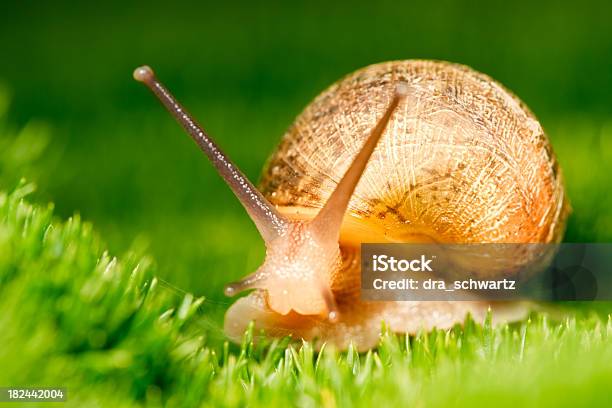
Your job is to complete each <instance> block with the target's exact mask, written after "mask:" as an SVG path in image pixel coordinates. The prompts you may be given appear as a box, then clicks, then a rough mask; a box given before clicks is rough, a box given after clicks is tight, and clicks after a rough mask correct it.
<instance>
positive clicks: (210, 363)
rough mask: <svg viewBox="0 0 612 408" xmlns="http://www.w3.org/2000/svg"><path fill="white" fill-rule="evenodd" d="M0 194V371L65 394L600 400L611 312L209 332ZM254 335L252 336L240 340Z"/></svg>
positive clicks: (141, 270) (72, 232)
mask: <svg viewBox="0 0 612 408" xmlns="http://www.w3.org/2000/svg"><path fill="white" fill-rule="evenodd" d="M31 191H32V185H31V184H25V183H23V182H22V183H20V184H19V186H18V187H17V188H16V189H15V190H13V191H11V192H9V193H8V194H7V193H0V311H1V312H2V313H1V314H0V327H2V331H0V344H2V347H1V348H0V367H2V370H0V383H1V384H12V385H62V386H66V387H68V389H69V391H68V392H69V394H68V395H69V405H72V406H84V405H88V406H94V405H98V406H110V405H113V406H138V405H140V404H146V405H152V406H154V405H158V404H167V405H169V406H181V407H183V406H218V405H223V406H245V405H249V406H291V405H294V404H297V405H300V406H347V405H357V406H371V405H373V404H382V406H385V405H387V404H403V406H406V405H409V406H415V405H416V406H421V405H424V406H449V405H471V406H490V405H495V406H516V404H521V405H532V406H551V407H552V406H576V405H582V406H584V405H588V406H597V405H599V406H605V405H606V403H607V402H608V397H609V384H610V381H612V364H610V361H612V318H611V317H610V316H607V317H605V316H603V317H602V316H601V315H597V314H582V315H581V316H580V317H576V316H568V317H565V318H564V319H563V320H562V321H555V322H553V321H550V320H549V317H547V315H546V314H534V315H532V317H531V318H530V319H529V320H527V321H524V322H521V323H517V324H515V325H510V326H508V325H503V326H496V327H493V326H492V325H491V322H490V316H489V317H488V318H487V320H486V321H484V322H474V321H472V320H471V319H470V318H468V319H467V320H466V322H465V324H464V326H463V327H460V326H456V327H454V328H453V329H451V330H434V331H432V332H429V333H420V334H418V335H416V336H413V337H410V336H408V337H406V336H398V335H394V334H390V333H387V332H386V331H385V330H384V327H383V328H381V333H382V334H381V338H380V344H379V347H378V349H377V350H374V351H370V352H368V353H365V354H359V353H357V352H356V351H355V350H353V349H351V348H349V350H348V351H346V352H337V351H335V350H332V349H331V348H324V349H323V351H322V352H320V353H315V351H314V350H313V349H312V347H311V345H310V344H308V343H295V342H290V341H289V339H283V340H275V341H271V340H268V339H266V338H265V337H261V336H256V335H257V334H258V333H253V332H252V331H250V332H248V333H246V335H245V337H244V340H243V344H242V346H241V347H240V348H238V347H236V346H233V345H228V344H227V343H225V344H223V345H220V346H215V345H210V344H209V339H208V338H207V336H208V334H209V331H210V330H214V329H206V328H205V327H203V324H202V321H203V320H205V319H206V316H205V315H203V312H202V308H201V305H202V303H203V302H204V299H203V298H194V297H193V296H192V295H191V294H186V295H184V296H176V294H175V293H174V292H172V291H169V290H168V289H166V288H164V287H163V286H162V285H160V283H159V281H158V280H157V278H155V275H154V272H155V271H154V266H153V264H152V262H151V260H150V259H149V258H147V257H142V256H139V255H136V254H134V253H132V254H128V255H126V256H124V257H122V258H121V259H117V258H115V257H112V256H111V255H109V254H108V253H107V252H106V251H105V247H104V245H103V244H102V243H101V241H100V239H99V238H98V237H97V235H96V234H95V232H94V231H93V229H92V226H91V225H90V224H88V223H83V222H82V221H81V220H80V219H79V218H78V217H74V218H71V219H69V220H67V221H66V222H61V221H59V220H57V219H55V218H54V217H53V210H52V206H45V207H43V206H38V205H32V204H30V203H28V202H27V201H26V199H25V198H24V196H26V195H27V194H29V193H30V192H31ZM254 339H257V340H258V341H257V342H255V344H254Z"/></svg>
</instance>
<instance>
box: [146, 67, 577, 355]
mask: <svg viewBox="0 0 612 408" xmlns="http://www.w3.org/2000/svg"><path fill="white" fill-rule="evenodd" d="M134 78H135V79H136V80H138V81H140V82H143V83H144V84H145V85H147V86H148V87H149V88H150V89H151V90H152V91H153V93H154V94H155V95H156V96H157V97H158V98H159V100H160V101H161V102H162V104H163V105H165V107H166V108H167V109H168V111H169V112H170V113H171V114H172V115H173V116H174V117H175V118H176V119H177V121H178V122H179V123H180V124H181V125H182V127H183V128H184V129H185V130H186V131H187V132H188V133H189V134H190V135H191V137H192V138H193V139H194V140H195V142H196V143H197V144H198V145H199V146H200V148H201V149H202V150H203V152H204V153H205V154H206V155H207V156H208V158H209V159H210V161H211V162H212V164H213V165H214V167H216V169H217V171H218V172H219V174H220V175H221V176H222V178H224V179H225V181H226V182H227V184H228V185H229V187H230V188H231V189H232V190H233V192H234V194H235V195H236V197H237V198H238V199H239V200H240V202H241V203H242V205H243V206H244V208H245V209H246V211H247V213H248V214H249V216H250V217H251V219H252V220H253V222H254V223H255V225H256V227H257V229H258V231H259V232H260V234H261V236H262V238H263V240H264V241H265V245H266V256H265V260H264V263H263V265H262V266H261V267H260V268H259V269H257V270H256V271H255V272H253V273H252V274H250V275H248V276H246V277H245V278H244V279H242V280H240V281H238V282H234V283H231V284H229V285H227V287H226V289H225V293H226V295H228V296H233V295H235V294H237V293H239V292H242V291H245V290H249V289H253V291H252V292H251V293H250V294H248V295H247V296H244V297H241V298H240V299H238V300H237V301H236V302H235V303H234V304H233V305H232V306H231V307H230V308H229V309H228V311H227V313H226V317H225V331H226V333H227V335H228V336H229V337H230V338H231V339H234V340H239V339H240V338H241V336H242V334H243V333H244V331H245V329H246V328H247V327H248V325H249V323H250V322H251V321H254V322H255V327H256V328H261V329H265V331H266V332H267V333H268V334H269V335H271V336H284V335H287V334H291V335H293V336H296V337H299V338H303V339H306V340H314V341H316V342H317V344H321V343H322V342H328V343H332V344H335V345H337V346H338V347H340V348H343V347H347V346H348V344H349V343H353V344H354V346H355V347H357V348H358V349H360V350H365V349H368V348H371V347H373V346H375V345H376V344H377V342H378V339H379V333H380V328H381V322H383V321H384V322H385V324H386V325H387V327H388V328H389V329H390V330H392V331H394V332H402V333H414V332H415V331H417V330H421V329H425V330H427V329H431V328H433V327H438V328H449V327H451V326H453V325H454V324H456V323H460V322H462V321H463V320H464V318H465V316H466V314H467V313H468V312H469V313H471V314H472V315H473V316H474V317H475V318H481V317H483V316H484V314H485V313H486V312H487V310H488V309H489V307H490V306H491V305H490V304H489V302H484V301H464V302H458V301H456V302H453V301H426V302H418V301H405V302H391V301H386V302H367V301H364V300H361V299H360V273H359V271H360V263H359V251H360V244H361V243H367V242H372V243H377V242H378V243H385V242H414V243H423V242H436V243H488V242H492V243H531V242H534V243H555V242H559V241H560V240H561V238H562V236H563V232H564V228H565V220H566V218H567V214H568V211H569V210H568V209H569V204H568V200H567V198H566V194H565V192H564V184H563V176H562V173H561V170H560V168H559V165H558V162H557V160H556V158H555V155H554V153H553V151H552V148H551V145H550V143H549V141H548V138H547V136H546V135H545V133H544V131H543V130H542V127H541V126H540V123H539V122H538V120H537V119H536V118H535V116H534V115H533V114H532V113H531V111H530V110H529V109H528V108H527V107H526V106H525V105H524V104H523V103H522V102H521V101H520V100H519V99H518V98H517V97H516V96H514V95H513V94H512V93H510V92H509V91H508V90H506V89H505V88H503V87H502V86H501V85H500V84H499V83H497V82H496V81H494V80H493V79H491V78H490V77H488V76H486V75H484V74H481V73H479V72H476V71H474V70H472V69H471V68H469V67H466V66H463V65H459V64H453V63H448V62H441V61H425V60H407V61H393V62H386V63H380V64H375V65H371V66H368V67H366V68H363V69H360V70H358V71H356V72H354V73H352V74H350V75H348V76H346V77H344V78H343V79H341V80H340V81H338V82H336V83H335V84H333V85H332V86H330V87H329V88H327V89H326V90H325V91H324V92H323V93H321V94H320V95H319V96H317V97H316V98H315V99H314V101H313V102H312V103H311V104H310V105H308V106H307V107H306V109H305V110H304V111H303V112H302V113H301V114H300V115H299V116H298V117H297V119H296V121H295V122H294V124H293V125H292V126H291V127H290V128H289V130H288V131H287V132H286V133H285V135H284V136H283V138H282V140H281V142H280V145H279V146H278V147H277V148H276V150H275V152H274V153H273V154H272V156H271V157H270V158H269V160H268V162H267V164H266V165H265V168H264V170H263V175H262V178H261V184H260V189H259V190H258V189H257V188H256V187H255V186H254V185H253V184H251V183H250V182H249V181H248V180H247V179H246V177H245V176H244V175H243V174H242V173H241V172H240V170H239V169H238V168H237V167H236V166H235V165H234V164H233V163H232V162H231V161H230V160H229V159H228V158H227V156H225V154H224V153H223V152H222V151H221V150H220V148H219V147H218V146H217V145H216V144H215V142H213V141H212V139H211V138H210V137H209V136H208V134H207V133H206V131H205V130H204V129H203V128H202V127H201V126H200V125H198V124H197V123H196V121H195V120H194V119H193V118H192V117H191V116H190V115H189V114H188V113H187V112H186V111H185V109H184V108H183V107H182V106H181V105H180V104H179V103H178V102H177V101H176V99H175V98H174V97H173V96H172V95H171V93H170V92H169V91H168V90H167V89H166V88H165V87H164V86H163V85H162V84H161V83H160V82H159V81H158V80H157V78H156V77H155V75H154V73H153V71H152V70H151V69H150V68H149V67H148V66H143V67H140V68H137V69H136V70H135V71H134ZM506 307H508V305H501V306H500V310H503V309H504V308H506ZM509 310H514V308H512V307H509ZM517 310H520V308H517ZM512 313H514V312H509V314H508V315H512ZM495 315H496V314H494V316H495ZM497 315H498V316H504V313H498V314H497Z"/></svg>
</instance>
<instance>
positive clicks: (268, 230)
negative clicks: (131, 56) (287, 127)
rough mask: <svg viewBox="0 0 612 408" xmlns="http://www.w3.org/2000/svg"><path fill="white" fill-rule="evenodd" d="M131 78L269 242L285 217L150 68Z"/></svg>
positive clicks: (282, 229) (282, 226)
mask: <svg viewBox="0 0 612 408" xmlns="http://www.w3.org/2000/svg"><path fill="white" fill-rule="evenodd" d="M134 79H136V80H137V81H139V82H142V83H144V84H145V85H146V86H147V87H148V88H149V89H150V90H151V91H152V92H153V93H154V94H155V96H156V97H157V98H158V99H159V101H160V102H161V103H162V104H163V105H164V106H165V108H166V109H167V110H168V112H170V114H171V115H172V116H173V117H174V118H175V119H176V120H177V122H178V123H179V124H180V125H181V126H182V127H183V128H184V129H185V130H186V131H187V133H188V134H189V135H190V136H191V138H192V139H193V140H194V141H195V142H196V143H197V144H198V146H200V149H202V151H203V152H204V154H206V156H207V157H208V158H209V160H210V161H211V163H212V164H213V166H215V168H216V169H217V171H218V173H219V175H220V176H221V177H222V178H223V179H224V180H225V182H226V183H227V185H228V186H229V187H230V188H231V189H232V191H233V192H234V194H235V195H236V197H237V198H238V200H240V203H241V204H242V205H243V206H244V208H245V209H246V211H247V213H248V214H249V216H250V217H251V219H252V220H253V222H254V223H255V225H256V226H257V229H258V230H259V233H260V234H261V235H262V237H263V239H264V240H265V241H266V242H269V241H271V240H272V239H274V238H276V237H278V236H282V235H283V234H284V233H285V230H286V224H287V220H286V219H285V218H284V217H283V216H282V215H281V214H280V213H279V212H278V211H277V210H276V208H275V207H274V206H273V205H272V204H270V202H268V200H267V199H266V198H265V197H264V196H263V195H262V194H261V193H260V192H259V190H257V188H255V186H254V185H253V184H252V183H251V182H250V181H249V180H248V179H247V178H246V177H245V176H244V174H242V172H241V171H240V170H239V169H238V167H236V165H235V164H234V163H232V161H231V160H230V159H229V158H228V157H227V156H226V155H225V154H224V153H223V152H222V151H221V149H220V148H219V146H218V145H217V144H216V143H215V142H214V141H213V140H212V139H211V138H210V136H209V135H208V134H207V133H206V131H205V130H204V128H203V127H202V126H200V125H199V124H198V123H197V122H196V121H195V119H193V117H192V116H191V115H190V114H189V113H188V112H187V111H186V110H185V108H183V106H182V105H181V104H180V103H179V102H178V101H177V100H176V98H175V97H174V96H173V95H172V94H171V93H170V91H168V89H167V88H166V87H165V86H164V85H163V84H162V83H161V82H159V80H158V79H157V78H156V77H155V74H154V73H153V70H152V69H151V68H150V67H148V66H146V65H145V66H142V67H139V68H136V70H135V71H134Z"/></svg>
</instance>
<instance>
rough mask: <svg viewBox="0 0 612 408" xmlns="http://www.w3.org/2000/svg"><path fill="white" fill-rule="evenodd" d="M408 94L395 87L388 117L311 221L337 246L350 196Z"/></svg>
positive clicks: (385, 114)
mask: <svg viewBox="0 0 612 408" xmlns="http://www.w3.org/2000/svg"><path fill="white" fill-rule="evenodd" d="M406 94H407V87H406V85H405V84H401V83H400V84H399V85H398V86H397V87H396V90H395V94H394V95H393V99H392V100H391V102H390V103H389V105H388V106H387V109H386V111H385V113H384V114H383V116H382V117H381V118H380V119H379V120H378V122H377V123H376V126H375V127H374V128H373V129H372V131H371V132H370V135H369V136H368V138H367V139H366V141H365V143H364V144H363V147H362V148H361V150H360V151H359V152H358V153H357V156H355V158H354V159H353V162H352V163H351V165H350V167H349V168H348V170H347V171H346V172H345V173H344V176H342V179H341V180H340V182H339V183H338V185H337V186H336V188H335V190H334V191H333V193H332V194H331V196H330V197H329V199H328V200H327V202H326V203H325V205H324V206H323V208H322V209H321V211H319V213H318V214H317V216H316V217H315V219H314V220H312V225H313V227H314V229H315V230H316V231H317V232H318V233H319V234H320V235H322V236H324V237H326V238H327V239H329V240H330V241H332V242H335V243H337V242H338V239H339V237H340V227H341V226H342V219H343V218H344V213H345V212H346V209H347V207H348V204H349V201H350V200H351V196H352V195H353V193H354V192H355V188H356V187H357V183H359V180H360V179H361V176H362V174H363V172H364V170H365V169H366V166H367V164H368V161H369V160H370V157H371V156H372V153H373V152H374V149H375V148H376V146H377V144H378V141H379V140H380V138H381V137H382V135H383V134H384V133H385V129H386V128H387V125H388V123H389V121H390V120H391V116H392V115H393V112H395V109H396V108H397V106H398V105H399V103H400V102H401V101H402V100H403V99H404V98H405V97H406Z"/></svg>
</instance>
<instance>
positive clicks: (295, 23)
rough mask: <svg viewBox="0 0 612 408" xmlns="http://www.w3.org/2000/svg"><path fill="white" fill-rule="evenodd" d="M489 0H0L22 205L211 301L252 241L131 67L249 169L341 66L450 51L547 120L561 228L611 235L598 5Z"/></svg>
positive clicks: (609, 144) (609, 151)
mask: <svg viewBox="0 0 612 408" xmlns="http://www.w3.org/2000/svg"><path fill="white" fill-rule="evenodd" d="M493 3H495V2H473V1H464V2H453V1H446V0H442V1H435V2H433V1H432V2H423V3H414V2H407V1H405V2H390V1H379V2H371V1H365V2H364V1H353V2H350V3H349V2H347V3H332V2H323V1H321V2H319V1H309V2H304V3H297V2H272V1H269V2H265V3H258V2H242V3H237V2H230V1H226V2H214V4H212V3H211V4H206V3H204V2H194V3H191V4H189V3H181V4H173V5H171V6H170V5H169V2H157V1H147V2H138V3H135V4H125V3H124V2H105V5H96V6H89V5H86V4H81V3H68V2H66V3H63V2H53V3H51V2H49V3H48V4H39V3H34V2H20V3H19V4H3V5H2V6H1V11H0V21H1V22H0V83H2V84H3V88H2V89H3V92H4V93H8V94H9V95H10V101H11V102H10V106H9V107H8V108H7V109H8V110H7V111H6V112H5V115H6V118H7V119H6V122H7V123H8V124H6V126H8V127H10V128H12V129H14V131H15V132H16V133H17V134H19V135H20V136H19V137H20V138H21V139H20V140H21V141H22V143H23V144H24V145H29V144H32V143H33V144H39V145H42V144H44V143H45V142H46V143H47V146H46V149H45V150H44V154H43V155H42V156H41V157H40V158H39V159H37V160H36V163H35V166H28V167H27V168H26V169H24V172H25V173H26V176H27V177H28V178H29V179H31V180H33V181H35V182H36V183H37V184H38V186H39V189H38V192H37V195H36V197H35V199H36V200H37V201H39V202H46V201H53V202H54V203H55V205H56V208H57V212H58V213H59V214H60V215H61V216H63V217H67V216H70V215H71V214H73V213H74V212H78V213H80V214H81V215H82V216H83V218H85V219H88V220H92V221H93V222H94V224H95V226H96V228H97V229H98V230H99V231H101V234H102V236H103V237H104V239H105V240H106V241H107V242H108V244H109V246H110V248H111V249H112V251H114V252H115V253H118V254H120V253H122V252H124V251H126V250H127V249H128V248H130V246H132V245H133V243H134V242H136V243H137V244H136V245H140V246H142V245H146V246H147V248H148V249H147V250H148V251H149V252H150V253H151V254H152V255H153V256H154V258H155V259H156V260H157V262H158V272H159V273H160V274H161V276H163V277H164V278H165V279H166V280H167V281H168V282H169V283H170V284H171V285H173V286H176V287H177V288H178V289H177V290H178V291H180V290H187V291H192V292H194V293H195V294H197V295H206V296H207V298H208V299H210V300H211V301H212V302H211V303H209V304H213V305H217V306H218V309H219V311H220V313H221V312H222V311H223V309H224V307H223V305H225V304H228V303H229V302H228V300H226V299H225V298H224V297H223V296H222V289H221V288H222V285H223V284H224V283H226V282H228V281H230V280H233V279H236V278H238V277H240V276H242V275H244V274H246V273H248V272H251V271H252V270H254V269H255V268H256V267H257V266H258V265H259V262H260V261H261V259H262V257H263V245H262V242H261V241H260V240H259V238H258V235H257V233H256V230H255V228H254V226H253V225H252V224H251V222H250V221H249V219H248V218H247V216H246V215H245V214H244V211H243V210H242V208H241V207H240V206H239V204H238V203H237V202H236V200H235V199H234V197H233V196H232V194H231V192H230V191H229V189H228V188H227V187H226V186H225V185H224V184H223V183H222V182H221V180H220V179H219V177H218V176H217V175H216V174H215V172H214V171H213V169H212V167H211V166H210V165H209V163H208V162H207V161H206V160H205V159H204V157H203V156H202V154H201V153H200V152H199V150H198V149H197V148H196V147H195V145H194V144H193V142H192V141H191V140H190V139H189V138H188V137H187V136H185V135H184V134H183V132H182V131H181V129H180V128H179V127H178V126H177V125H176V124H175V122H174V121H173V120H172V119H171V118H170V117H169V116H168V115H167V113H166V112H165V111H164V110H163V109H162V108H161V107H160V105H159V103H158V102H157V101H155V100H154V99H153V97H152V95H151V94H150V92H149V91H147V90H146V89H145V88H144V87H143V86H142V85H140V84H138V83H136V82H135V81H134V80H133V79H132V71H133V69H134V68H135V67H136V66H138V65H141V64H149V65H151V66H152V67H153V68H154V69H155V70H156V71H157V73H158V75H159V77H160V78H161V79H162V80H163V81H164V82H165V83H166V84H167V85H168V86H169V87H170V88H171V89H172V90H173V92H174V93H175V94H176V95H177V97H178V98H179V99H180V100H181V101H183V103H184V104H185V105H186V107H187V108H188V109H189V110H190V111H191V112H192V113H193V114H194V115H195V116H196V117H197V118H199V120H200V122H202V123H203V124H204V125H205V127H206V128H207V129H208V130H209V132H210V134H211V135H213V136H214V137H215V138H216V140H217V141H218V142H219V144H220V145H221V146H222V147H223V148H224V149H225V150H226V152H227V153H228V154H229V155H230V156H231V157H232V158H233V160H234V161H235V162H236V163H237V164H238V165H239V166H240V167H241V168H242V169H243V171H244V172H245V173H246V174H247V175H248V176H249V177H250V178H251V179H252V180H256V179H257V178H258V176H259V172H260V170H261V167H262V165H263V163H264V161H265V160H266V158H267V156H268V155H269V154H270V153H271V152H272V150H273V149H274V146H275V145H276V143H278V141H279V138H280V137H281V135H282V134H283V132H284V130H285V129H286V128H287V127H288V126H289V125H290V124H291V122H292V120H293V118H294V117H295V116H296V115H297V114H298V113H299V112H300V111H301V109H303V108H304V107H305V106H306V105H307V104H308V103H309V101H310V100H311V99H312V98H313V97H314V96H316V95H317V94H318V93H319V92H320V91H321V90H322V89H323V88H324V87H326V86H328V85H329V84H331V83H332V82H334V81H335V80H337V79H338V78H340V77H341V76H343V75H345V74H347V73H349V72H351V71H353V70H355V69H358V68H360V67H363V66H365V65H368V64H372V63H376V62H380V61H385V60H393V59H410V58H431V59H443V60H449V61H454V62H460V63H463V64H467V65H469V66H471V67H473V68H475V69H477V70H479V71H482V72H484V73H487V74H489V75H491V76H492V77H493V78H495V79H497V80H499V81H500V82H501V83H503V84H504V85H506V86H507V87H508V88H510V89H511V90H513V91H514V92H515V93H516V94H517V95H519V97H521V98H522V99H523V100H524V101H525V102H526V103H527V104H528V105H529V106H530V107H531V109H532V110H533V111H534V112H535V113H536V115H537V116H538V117H539V118H540V120H541V122H542V124H543V126H544V127H545V129H546V130H547V131H548V133H549V136H550V138H551V140H552V143H553V146H554V148H555V151H556V152H557V154H558V156H559V159H560V162H561V165H562V168H563V170H564V172H565V174H566V178H567V187H568V191H569V194H570V198H571V201H572V205H573V214H572V216H571V219H570V222H569V227H568V232H567V234H566V240H567V241H569V242H593V241H598V242H609V241H612V211H611V210H610V208H611V207H612V195H611V194H610V192H609V188H610V178H609V177H610V174H612V111H611V106H612V104H611V102H612V101H611V97H612V29H611V28H610V27H611V24H610V18H611V16H612V5H611V3H609V2H606V1H581V2H567V3H563V2H558V1H541V2H527V1H525V2H499V3H496V4H493ZM0 112H2V109H0ZM0 188H2V189H6V188H8V186H0Z"/></svg>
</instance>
